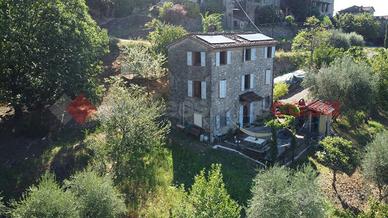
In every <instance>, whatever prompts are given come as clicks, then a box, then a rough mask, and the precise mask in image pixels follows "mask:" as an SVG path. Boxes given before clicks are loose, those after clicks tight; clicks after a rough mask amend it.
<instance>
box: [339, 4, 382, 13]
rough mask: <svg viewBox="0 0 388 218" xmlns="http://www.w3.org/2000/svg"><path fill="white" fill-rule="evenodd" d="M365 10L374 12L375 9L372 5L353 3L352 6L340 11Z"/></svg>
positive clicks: (359, 11) (357, 11) (358, 11)
mask: <svg viewBox="0 0 388 218" xmlns="http://www.w3.org/2000/svg"><path fill="white" fill-rule="evenodd" d="M363 12H368V13H374V12H375V9H374V7H372V6H357V5H353V6H352V7H349V8H345V9H343V10H341V11H338V13H363Z"/></svg>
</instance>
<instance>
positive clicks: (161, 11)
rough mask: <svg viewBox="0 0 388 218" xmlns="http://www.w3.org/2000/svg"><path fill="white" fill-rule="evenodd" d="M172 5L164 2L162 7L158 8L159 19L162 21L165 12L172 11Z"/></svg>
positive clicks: (165, 14)
mask: <svg viewBox="0 0 388 218" xmlns="http://www.w3.org/2000/svg"><path fill="white" fill-rule="evenodd" d="M173 6H174V3H172V2H164V3H163V5H162V6H161V7H160V8H159V17H160V18H162V19H164V18H165V17H166V16H167V11H168V10H170V9H172V7H173Z"/></svg>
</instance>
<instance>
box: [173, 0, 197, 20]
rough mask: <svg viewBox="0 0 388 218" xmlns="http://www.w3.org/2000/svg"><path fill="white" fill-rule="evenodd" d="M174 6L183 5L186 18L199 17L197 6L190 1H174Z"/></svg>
mask: <svg viewBox="0 0 388 218" xmlns="http://www.w3.org/2000/svg"><path fill="white" fill-rule="evenodd" d="M173 2H174V3H175V4H181V5H184V8H185V10H186V11H187V16H188V17H191V18H197V17H198V16H199V15H200V13H201V12H200V8H199V5H198V4H197V3H195V2H192V1H190V0H174V1H173Z"/></svg>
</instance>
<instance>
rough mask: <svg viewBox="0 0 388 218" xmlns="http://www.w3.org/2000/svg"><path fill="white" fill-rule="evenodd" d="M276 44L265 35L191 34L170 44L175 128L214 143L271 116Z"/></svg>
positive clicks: (170, 70)
mask: <svg viewBox="0 0 388 218" xmlns="http://www.w3.org/2000/svg"><path fill="white" fill-rule="evenodd" d="M276 43H277V42H276V41H275V40H274V39H272V38H270V37H267V36H265V35H263V34H260V33H198V34H195V33H192V34H189V35H188V36H186V37H184V38H183V39H180V40H178V41H176V42H174V43H172V44H171V45H169V47H168V60H169V61H168V64H169V72H170V75H169V77H170V78H169V79H170V99H169V114H170V116H171V118H172V120H173V123H175V124H178V126H179V127H181V128H185V129H186V130H189V131H191V133H194V134H196V135H198V136H201V138H202V139H205V140H210V141H213V140H214V138H216V137H218V136H221V135H225V134H227V133H228V131H230V130H231V129H235V128H236V125H240V127H243V126H249V125H250V124H252V123H253V122H254V121H255V120H256V119H257V118H259V117H261V116H263V115H264V114H266V113H268V112H269V110H270V107H271V103H272V94H273V93H272V90H273V58H274V55H275V45H276Z"/></svg>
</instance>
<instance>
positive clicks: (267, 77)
mask: <svg viewBox="0 0 388 218" xmlns="http://www.w3.org/2000/svg"><path fill="white" fill-rule="evenodd" d="M265 84H266V85H270V84H271V70H266V71H265Z"/></svg>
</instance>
